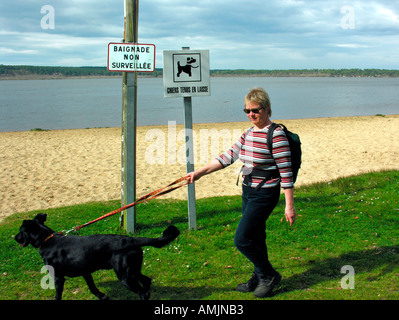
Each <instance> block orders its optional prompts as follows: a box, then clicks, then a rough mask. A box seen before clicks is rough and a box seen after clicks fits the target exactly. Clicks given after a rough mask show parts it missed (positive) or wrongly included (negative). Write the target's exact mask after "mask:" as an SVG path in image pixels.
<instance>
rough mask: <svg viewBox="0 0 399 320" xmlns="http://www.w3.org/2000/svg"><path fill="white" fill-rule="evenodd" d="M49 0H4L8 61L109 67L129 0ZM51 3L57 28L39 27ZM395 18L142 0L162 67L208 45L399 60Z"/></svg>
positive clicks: (260, 64)
mask: <svg viewBox="0 0 399 320" xmlns="http://www.w3.org/2000/svg"><path fill="white" fill-rule="evenodd" d="M46 2H47V3H44V2H42V1H38V0H33V1H22V0H14V1H11V2H5V1H3V2H2V3H1V4H0V12H1V14H0V23H1V26H2V28H1V30H2V32H0V54H1V60H2V61H1V63H4V64H36V65H45V64H52V65H59V64H60V63H61V62H63V63H67V64H70V65H103V66H104V65H106V54H107V52H106V50H107V44H108V42H119V41H121V39H122V37H123V1H122V0H120V1H109V0H107V1H104V0H97V1H94V0H70V1H66V0H57V1H54V0H53V1H46ZM45 4H47V5H50V6H53V8H54V11H55V29H47V30H44V29H42V28H41V19H42V18H43V16H44V14H43V13H41V11H40V10H41V7H42V6H43V5H45ZM398 17H399V3H398V2H397V1H391V0H373V1H372V0H370V1H341V0H329V1H325V0H307V1H295V0H268V1H264V0H247V1H242V0H230V1H226V0H202V1H199V0H192V1H186V0H145V1H140V2H139V30H138V33H139V42H141V43H151V44H155V45H156V52H157V56H156V66H157V67H162V51H163V50H178V49H180V48H181V47H182V46H189V47H190V48H192V49H209V50H210V59H211V68H213V69H216V68H219V69H223V68H224V69H236V68H248V69H284V68H341V67H360V68H367V67H368V66H373V67H380V68H398V59H397V54H395V52H399V43H398V42H399V41H398V40H397V35H398V34H399V18H398ZM351 19H352V20H351ZM345 23H347V26H349V27H348V28H347V27H345ZM348 23H349V24H348Z"/></svg>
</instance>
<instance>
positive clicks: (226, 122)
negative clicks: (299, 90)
mask: <svg viewBox="0 0 399 320" xmlns="http://www.w3.org/2000/svg"><path fill="white" fill-rule="evenodd" d="M390 116H392V117H397V116H399V113H392V114H378V113H377V114H374V115H361V116H356V115H354V116H341V117H339V116H338V117H312V118H295V119H271V120H272V121H273V122H277V123H284V122H292V121H301V120H303V121H309V120H350V119H354V118H357V119H360V118H370V117H390ZM223 124H230V125H245V124H248V127H249V126H251V123H250V122H249V121H248V120H243V121H225V122H200V123H193V129H194V128H195V126H199V127H203V126H213V125H223ZM167 127H168V125H167V124H147V125H142V126H140V125H138V126H137V128H140V129H145V128H148V129H153V128H159V129H164V128H167ZM176 127H184V124H183V123H176ZM99 129H113V130H116V129H120V130H122V127H121V126H117V127H115V126H113V127H87V128H64V129H47V128H31V129H27V130H16V131H0V135H1V134H5V133H28V132H38V133H40V132H50V131H52V132H56V131H70V130H99Z"/></svg>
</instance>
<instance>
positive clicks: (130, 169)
mask: <svg viewBox="0 0 399 320" xmlns="http://www.w3.org/2000/svg"><path fill="white" fill-rule="evenodd" d="M124 1H125V31H124V36H125V39H124V40H125V42H132V43H137V42H138V8H139V4H138V0H124ZM122 81H123V83H122V154H121V156H122V165H121V176H122V177H121V179H122V182H121V202H122V206H125V205H127V204H130V203H133V202H134V201H135V200H136V126H137V73H136V72H124V73H123V80H122ZM135 224H136V210H135V207H132V208H129V209H127V210H126V211H125V213H124V219H123V225H124V228H125V229H126V231H127V232H130V233H134V231H135Z"/></svg>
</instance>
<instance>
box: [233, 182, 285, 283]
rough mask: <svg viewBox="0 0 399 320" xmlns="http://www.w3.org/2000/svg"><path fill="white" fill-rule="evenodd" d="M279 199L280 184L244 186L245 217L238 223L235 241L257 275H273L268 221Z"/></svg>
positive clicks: (243, 212) (243, 208) (243, 210)
mask: <svg viewBox="0 0 399 320" xmlns="http://www.w3.org/2000/svg"><path fill="white" fill-rule="evenodd" d="M279 198H280V185H278V186H276V187H274V188H262V189H260V190H255V188H251V187H247V186H244V185H243V186H242V218H241V220H240V222H239V224H238V227H237V230H236V234H235V236H234V243H235V245H236V247H237V249H238V250H239V251H240V252H241V253H242V254H243V255H244V256H245V257H246V258H247V259H248V260H249V261H251V262H252V263H253V265H254V271H255V273H256V274H257V276H258V277H261V278H262V277H265V276H268V275H272V274H273V272H274V269H273V267H272V265H271V264H270V262H269V257H268V253H267V246H266V220H267V218H268V217H269V216H270V214H271V213H272V211H273V210H274V208H275V207H276V205H277V203H278V201H279Z"/></svg>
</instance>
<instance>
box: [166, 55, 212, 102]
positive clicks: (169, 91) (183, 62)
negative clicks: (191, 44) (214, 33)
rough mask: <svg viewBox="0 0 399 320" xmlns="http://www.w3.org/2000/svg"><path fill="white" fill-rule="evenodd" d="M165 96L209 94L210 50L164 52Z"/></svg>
mask: <svg viewBox="0 0 399 320" xmlns="http://www.w3.org/2000/svg"><path fill="white" fill-rule="evenodd" d="M163 83H164V97H165V98H170V97H196V96H209V95H210V94H211V91H210V81H209V50H179V51H171V50H165V51H164V52H163Z"/></svg>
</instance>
